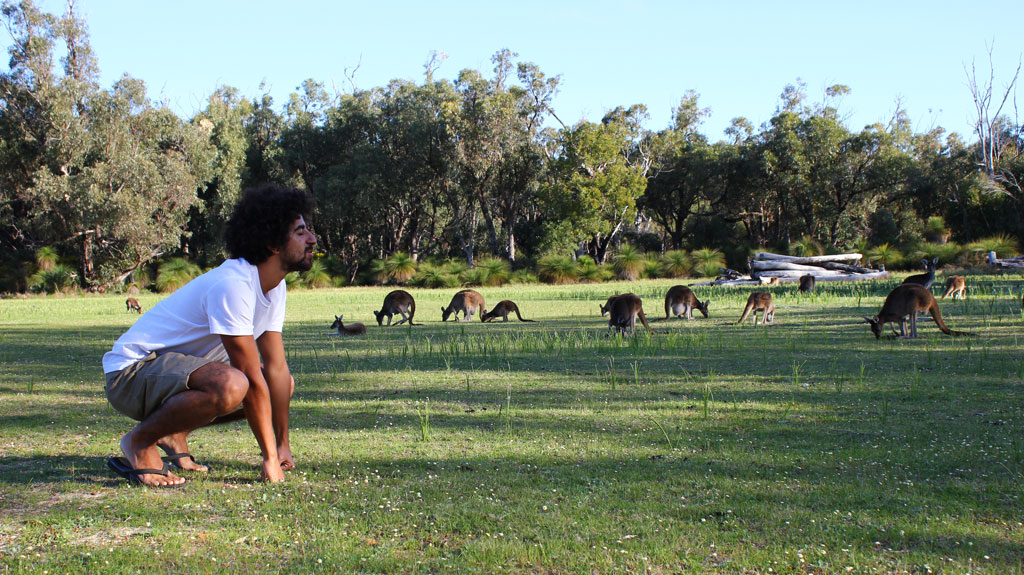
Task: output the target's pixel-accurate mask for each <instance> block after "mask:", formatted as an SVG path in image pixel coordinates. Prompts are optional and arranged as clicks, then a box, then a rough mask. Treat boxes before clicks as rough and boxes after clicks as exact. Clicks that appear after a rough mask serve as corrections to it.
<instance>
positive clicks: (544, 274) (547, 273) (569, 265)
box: [537, 255, 578, 284]
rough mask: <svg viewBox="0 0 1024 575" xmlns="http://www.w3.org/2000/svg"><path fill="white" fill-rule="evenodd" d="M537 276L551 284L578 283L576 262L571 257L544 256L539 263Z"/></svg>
mask: <svg viewBox="0 0 1024 575" xmlns="http://www.w3.org/2000/svg"><path fill="white" fill-rule="evenodd" d="M537 276H538V277H540V281H542V282H544V283H549V284H567V283H572V282H574V281H576V278H577V277H578V275H577V269H576V262H574V261H572V258H570V257H569V256H558V255H551V256H544V257H542V258H540V260H539V261H538V262H537Z"/></svg>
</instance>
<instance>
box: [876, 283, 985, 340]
mask: <svg viewBox="0 0 1024 575" xmlns="http://www.w3.org/2000/svg"><path fill="white" fill-rule="evenodd" d="M922 311H924V312H928V313H930V314H931V316H932V319H933V320H935V324H936V325H938V326H939V329H940V330H942V333H944V334H946V335H951V336H961V335H971V334H969V333H967V332H965V331H954V330H951V329H949V328H948V327H946V324H945V323H944V322H943V321H942V314H941V313H939V303H938V302H937V301H935V296H933V295H932V292H930V291H928V290H927V289H925V288H924V286H921V285H918V284H902V285H899V286H896V289H894V290H892V291H891V292H889V295H888V296H886V297H885V303H883V304H882V309H881V311H879V312H878V315H876V316H875V317H873V318H872V317H867V316H865V317H864V321H865V323H868V324H870V325H871V333H873V334H875V338H880V337H882V328H883V327H884V326H885V324H887V323H898V324H900V333H901V337H909V338H914V337H917V314H918V312H922ZM907 316H910V333H909V335H908V334H907ZM892 330H893V333H895V332H896V328H895V327H893V328H892Z"/></svg>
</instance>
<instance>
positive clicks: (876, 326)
mask: <svg viewBox="0 0 1024 575" xmlns="http://www.w3.org/2000/svg"><path fill="white" fill-rule="evenodd" d="M863 317H864V323H867V324H869V325H870V326H871V333H873V334H875V339H880V338H881V337H882V324H881V323H879V321H878V316H877V315H876V316H875V317H868V316H863Z"/></svg>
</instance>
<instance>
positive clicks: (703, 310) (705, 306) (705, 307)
mask: <svg viewBox="0 0 1024 575" xmlns="http://www.w3.org/2000/svg"><path fill="white" fill-rule="evenodd" d="M709 303H711V299H710V298H709V299H706V300H704V303H701V301H700V300H697V309H698V310H700V313H702V314H704V317H708V304H709Z"/></svg>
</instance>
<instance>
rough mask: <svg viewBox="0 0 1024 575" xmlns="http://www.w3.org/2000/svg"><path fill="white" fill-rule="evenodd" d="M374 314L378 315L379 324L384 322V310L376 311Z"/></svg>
mask: <svg viewBox="0 0 1024 575" xmlns="http://www.w3.org/2000/svg"><path fill="white" fill-rule="evenodd" d="M373 315H374V316H376V317H377V325H383V324H384V310H380V311H374V312H373Z"/></svg>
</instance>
